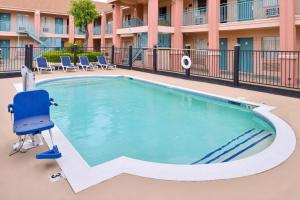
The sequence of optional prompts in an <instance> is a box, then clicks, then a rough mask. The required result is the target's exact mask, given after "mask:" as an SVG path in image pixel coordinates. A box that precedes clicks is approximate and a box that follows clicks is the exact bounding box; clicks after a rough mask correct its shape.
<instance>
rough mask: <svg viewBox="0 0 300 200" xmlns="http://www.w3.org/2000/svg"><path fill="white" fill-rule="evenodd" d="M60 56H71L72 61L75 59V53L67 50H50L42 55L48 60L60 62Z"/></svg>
mask: <svg viewBox="0 0 300 200" xmlns="http://www.w3.org/2000/svg"><path fill="white" fill-rule="evenodd" d="M60 56H70V58H71V61H72V62H73V61H74V54H73V53H71V52H66V51H49V52H45V53H43V55H42V57H45V58H46V59H47V61H48V62H52V63H60Z"/></svg>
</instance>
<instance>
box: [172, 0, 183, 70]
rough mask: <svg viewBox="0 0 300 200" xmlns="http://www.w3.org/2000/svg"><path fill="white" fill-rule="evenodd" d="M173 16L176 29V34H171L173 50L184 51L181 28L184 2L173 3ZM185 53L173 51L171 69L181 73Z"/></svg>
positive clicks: (179, 0)
mask: <svg viewBox="0 0 300 200" xmlns="http://www.w3.org/2000/svg"><path fill="white" fill-rule="evenodd" d="M171 14H172V16H171V17H172V18H171V20H172V26H173V27H174V34H171V48H174V49H183V34H182V31H181V26H182V22H183V0H176V1H172V3H171ZM182 56H183V51H180V50H173V51H171V55H170V58H171V68H172V70H174V71H180V70H181V69H182V67H181V58H182Z"/></svg>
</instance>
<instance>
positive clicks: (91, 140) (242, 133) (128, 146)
mask: <svg viewBox="0 0 300 200" xmlns="http://www.w3.org/2000/svg"><path fill="white" fill-rule="evenodd" d="M38 87H39V88H42V89H46V90H48V91H49V93H50V96H51V97H53V98H54V99H55V101H56V102H57V103H58V104H59V106H58V107H55V108H52V118H53V121H54V122H55V124H56V125H57V126H58V127H59V129H60V130H61V131H62V132H63V134H64V135H65V136H66V137H67V138H68V140H69V141H70V142H71V143H72V145H73V146H74V147H75V148H76V150H77V151H78V152H79V153H80V155H81V156H82V157H83V159H84V160H85V161H86V162H87V163H88V164H89V165H90V166H95V165H98V164H101V163H104V162H107V161H110V160H112V159H115V158H118V157H120V156H127V157H130V158H135V159H139V160H145V161H151V162H159V163H171V164H201V163H203V164H204V163H217V162H224V161H231V160H236V159H241V158H244V157H248V156H251V155H253V154H256V153H258V152H260V151H262V150H263V149H265V148H266V147H268V146H269V145H270V144H271V143H272V142H273V140H274V138H275V130H274V128H273V126H272V125H271V124H270V123H268V122H266V121H265V120H264V119H263V118H261V117H259V116H258V115H256V114H255V113H254V112H253V111H252V110H250V109H249V108H246V106H244V105H239V104H235V103H232V102H231V103H230V102H228V101H226V100H218V99H215V98H210V97H205V96H202V95H198V94H193V93H189V92H184V91H180V90H176V89H171V88H167V87H163V86H159V85H155V84H151V83H146V82H143V81H139V80H133V79H129V78H124V77H118V78H75V79H62V80H55V81H48V82H44V83H41V84H39V85H38Z"/></svg>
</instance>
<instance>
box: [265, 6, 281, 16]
mask: <svg viewBox="0 0 300 200" xmlns="http://www.w3.org/2000/svg"><path fill="white" fill-rule="evenodd" d="M265 13H266V16H267V17H278V16H279V8H278V7H274V8H266V10H265Z"/></svg>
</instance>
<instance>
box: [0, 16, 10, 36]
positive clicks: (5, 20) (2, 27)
mask: <svg viewBox="0 0 300 200" xmlns="http://www.w3.org/2000/svg"><path fill="white" fill-rule="evenodd" d="M0 31H6V32H9V31H10V14H7V13H0Z"/></svg>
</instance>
